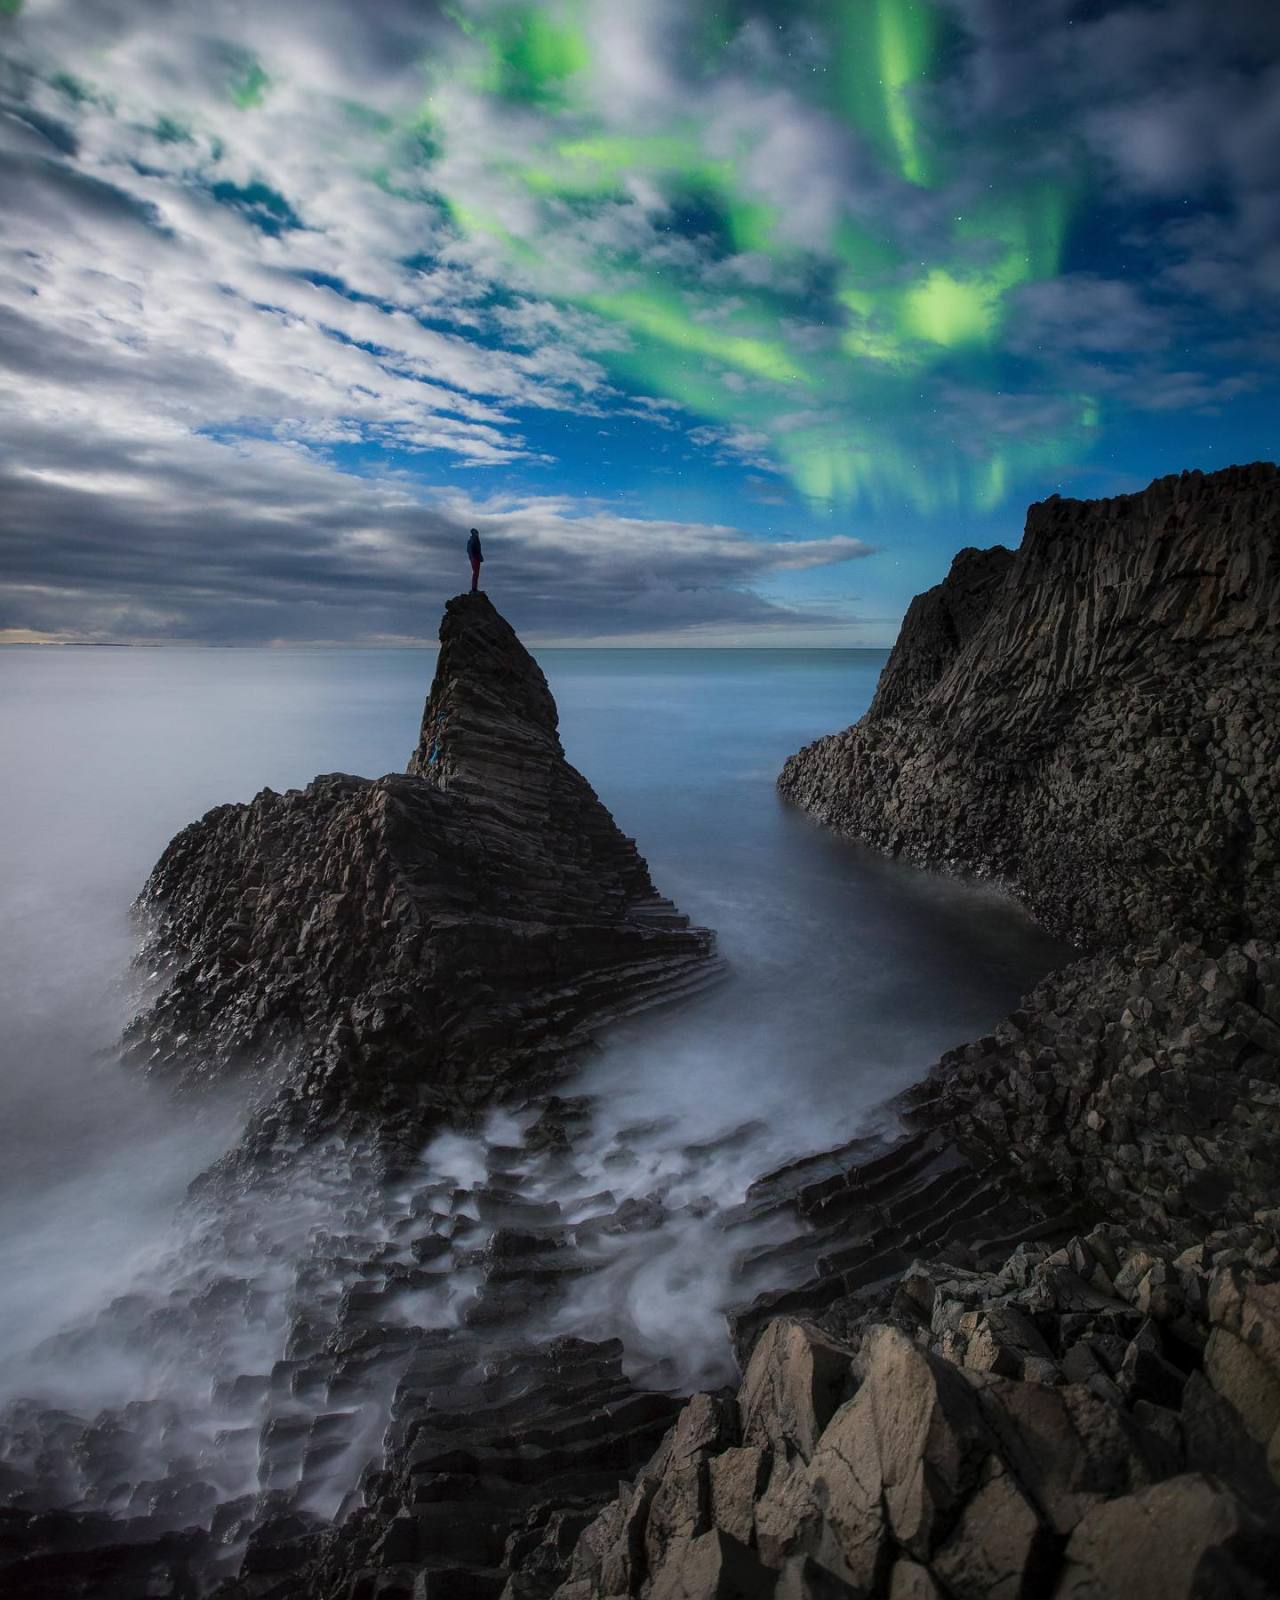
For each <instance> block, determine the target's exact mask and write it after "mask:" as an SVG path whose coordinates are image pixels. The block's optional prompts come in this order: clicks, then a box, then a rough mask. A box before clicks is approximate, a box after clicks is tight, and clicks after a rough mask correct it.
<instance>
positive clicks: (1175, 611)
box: [779, 463, 1280, 945]
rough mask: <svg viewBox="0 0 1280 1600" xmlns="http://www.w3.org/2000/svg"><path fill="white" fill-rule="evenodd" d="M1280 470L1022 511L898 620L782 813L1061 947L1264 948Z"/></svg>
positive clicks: (1270, 853)
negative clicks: (901, 864)
mask: <svg viewBox="0 0 1280 1600" xmlns="http://www.w3.org/2000/svg"><path fill="white" fill-rule="evenodd" d="M1278 530H1280V470H1278V469H1277V468H1276V467H1275V466H1273V465H1270V464H1266V463H1260V464H1258V465H1254V466H1248V467H1231V468H1228V469H1226V470H1225V471H1222V472H1215V473H1211V474H1209V475H1207V476H1206V475H1204V474H1202V473H1199V472H1193V473H1183V474H1182V475H1181V476H1180V477H1169V478H1161V479H1159V480H1158V481H1157V482H1155V483H1153V484H1152V485H1151V486H1150V487H1149V488H1148V489H1145V490H1144V491H1143V492H1142V493H1141V494H1136V495H1123V496H1120V497H1119V498H1117V499H1114V500H1097V501H1077V500H1062V499H1059V498H1058V496H1056V495H1054V496H1053V497H1052V498H1051V499H1049V500H1046V501H1044V502H1042V503H1041V504H1039V505H1034V506H1032V507H1031V509H1030V510H1029V512H1028V513H1027V526H1026V532H1025V534H1024V536H1023V540H1022V544H1021V546H1020V547H1019V549H1018V550H1017V552H1016V553H1015V554H1014V555H1013V556H1011V557H1010V556H1009V555H1008V552H1006V551H1003V550H1000V549H998V548H997V549H996V550H992V551H987V552H982V553H979V552H974V551H964V552H962V553H961V555H960V556H958V557H957V558H956V563H955V565H954V567H953V569H952V573H951V576H950V577H949V578H948V579H947V580H946V581H945V582H944V583H943V584H942V585H940V586H939V588H938V589H935V590H932V591H930V593H929V594H928V595H924V596H921V597H920V598H919V599H918V600H917V601H916V602H915V603H914V604H913V606H912V608H911V610H910V611H909V612H908V614H907V618H906V620H905V621H904V624H903V629H902V633H901V635H900V637H899V640H898V643H897V645H896V646H895V647H894V651H893V654H892V656H891V657H890V660H889V664H888V666H887V667H886V669H885V672H884V675H883V677H882V680H881V684H880V687H879V689H878V690H877V693H876V698H875V701H874V702H873V704H872V707H871V709H870V710H869V711H868V713H867V715H866V716H865V717H864V718H863V720H862V721H861V722H860V723H859V724H858V725H857V726H856V727H854V728H850V729H848V730H846V731H845V732H844V733H839V734H834V735H832V736H830V737H828V738H826V739H820V740H818V741H817V742H816V743H815V744H812V745H810V746H808V748H807V749H805V750H802V751H801V752H799V754H797V755H795V756H793V757H792V758H791V760H790V761H788V762H787V764H786V766H785V767H784V769H783V772H782V776H781V778H780V780H779V782H780V786H781V788H782V791H783V793H784V794H786V795H788V796H789V797H790V798H791V799H792V800H794V801H796V802H797V803H798V804H800V805H803V806H804V807H805V808H806V809H807V810H809V811H812V812H813V813H814V814H815V815H816V816H818V817H820V818H821V819H822V820H823V821H826V822H829V823H831V824H832V825H833V826H834V827H837V828H839V829H840V830H841V831H842V832H845V833H851V834H854V835H855V836H856V837H858V838H859V839H863V840H865V841H866V842H868V843H869V844H872V845H875V846H877V847H878V848H880V849H883V850H887V851H891V852H892V853H894V854H899V855H903V856H906V857H909V858H910V859H912V860H914V861H920V862H923V863H926V864H928V865H932V866H946V867H950V868H952V869H955V868H962V869H964V870H967V871H971V872H980V873H984V874H988V875H991V876H994V877H996V878H999V879H1000V880H1002V881H1003V882H1004V883H1006V884H1008V885H1009V886H1010V887H1011V888H1013V889H1014V891H1015V892H1016V893H1017V894H1018V895H1019V896H1020V897H1021V898H1022V899H1023V900H1024V901H1025V902H1026V903H1027V905H1028V906H1029V907H1030V908H1031V910H1032V911H1033V912H1034V914H1035V915H1036V917H1037V918H1038V920H1039V921H1041V922H1042V923H1044V925H1045V926H1046V927H1048V928H1050V929H1051V930H1053V931H1055V932H1057V933H1060V934H1062V935H1063V936H1065V937H1067V938H1069V939H1071V940H1072V941H1073V942H1075V943H1079V944H1084V945H1096V944H1099V943H1106V944H1122V943H1129V942H1135V943H1141V942H1145V941H1149V940H1151V939H1153V938H1155V937H1156V936H1158V935H1159V934H1161V933H1163V932H1165V931H1166V930H1167V929H1171V928H1172V929H1186V930H1191V931H1193V932H1194V933H1196V934H1197V935H1198V936H1199V937H1201V938H1206V937H1207V938H1211V939H1230V938H1236V939H1238V938H1242V937H1248V936H1249V935H1250V934H1255V935H1258V936H1260V937H1266V938H1275V937H1277V935H1280V896H1278V895H1277V894H1276V853H1275V852H1276V844H1277V837H1278V836H1277V834H1276V817H1277V811H1278V809H1280V808H1278V806H1277V801H1278V800H1280V793H1278V791H1277V781H1278V780H1277V776H1276V774H1277V771H1278V770H1280V764H1278V762H1277V756H1280V673H1278V672H1277V667H1278V666H1280V560H1277V549H1278V548H1280V546H1278V543H1277V537H1278Z"/></svg>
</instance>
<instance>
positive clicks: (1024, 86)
mask: <svg viewBox="0 0 1280 1600" xmlns="http://www.w3.org/2000/svg"><path fill="white" fill-rule="evenodd" d="M1278 357H1280V5H1277V4H1275V3H1273V0H1213V3H1210V0H1165V3H1137V0H1125V3H1116V4H1104V3H1069V0H787V3H779V4H768V3H733V0H724V3H718V0H643V3H640V0H561V3H558V4H547V5H528V4H512V3H508V0H456V3H446V4H428V3H425V0H376V3H370V0H270V3H265V0H264V3H261V4H258V3H250V0H235V3H223V4H219V3H218V0H163V3H162V0H25V3H24V0H0V370H2V371H3V384H2V386H0V576H2V577H3V580H4V586H3V589H0V640H7V641H11V642H21V641H23V640H28V639H33V638H45V637H48V638H54V639H76V640H103V641H121V642H133V641H137V642H155V641H190V642H206V643H239V644H260V643H263V644H265V643H286V644H287V643H310V642H334V643H346V642H350V643H405V642H419V641H423V640H430V639H431V638H433V636H434V632H435V628H436V625H437V622H438V617H439V610H440V605H441V603H442V601H443V599H444V598H445V597H447V596H448V595H449V594H452V593H454V592H456V591H457V590H458V589H460V588H462V587H464V586H465V581H467V579H468V574H467V570H466V562H465V558H464V556H463V552H462V543H463V540H464V539H465V535H466V530H467V528H468V527H470V526H472V525H474V526H476V527H478V528H479V529H480V530H481V533H482V535H483V537H484V541H485V547H486V554H487V555H488V557H489V560H488V563H487V565H486V568H485V580H486V585H487V587H488V588H489V590H490V592H491V593H492V595H493V596H494V598H495V600H496V601H497V602H498V604H499V605H500V606H501V607H502V609H503V610H504V611H505V612H506V613H507V615H508V616H510V618H511V620H512V621H513V622H514V623H516V625H517V626H518V627H520V628H522V629H523V630H525V632H526V633H527V635H528V637H529V638H530V639H531V640H534V641H542V642H556V641H561V642H566V643H573V642H592V641H596V642H601V641H604V642H617V643H624V644H625V643H670V644H753V643H759V644H771V645H783V644H789V645H856V644H883V643H887V642H890V641H891V640H892V638H893V636H894V634H895V632H896V629H897V625H898V622H899V620H900V618H901V615H902V612H903V610H904V609H905V606H906V604H907V602H908V601H909V599H910V598H911V596H912V595H913V594H914V593H916V592H917V591H918V590H920V589H922V588H925V587H927V586H928V585H930V584H932V583H935V582H937V581H938V579H939V578H940V577H941V576H942V575H943V574H944V573H945V571H946V568H947V565H948V564H949V561H950V558H951V556H952V554H953V553H954V552H955V551H956V550H957V549H959V548H960V547H961V546H964V545H968V544H990V543H994V542H997V541H1000V542H1004V543H1010V544H1016V542H1017V540H1018V538H1019V536H1020V533H1021V527H1022V521H1023V516H1024V513H1025V508H1026V506H1027V504H1028V502H1030V501H1032V500H1036V499H1040V498H1043V497H1044V496H1045V495H1048V494H1052V493H1055V492H1058V493H1063V494H1071V495H1081V496H1096V495H1109V494H1116V493H1123V492H1126V491H1129V490H1132V489H1136V488H1140V487H1142V486H1143V485H1145V484H1146V483H1147V482H1148V481H1149V480H1150V479H1151V478H1153V477H1156V476H1158V475H1160V474H1162V473H1166V472H1172V471H1178V470H1181V469H1182V468H1187V467H1200V468H1204V469H1206V470H1208V469H1212V468H1214V467H1218V466H1225V465H1228V464H1230V463H1231V462H1236V461H1250V460H1256V459H1259V458H1274V457H1275V455H1276V454H1277V448H1276V415H1277V411H1276V402H1277V394H1278V391H1280V378H1278V376H1277V374H1280V360H1278Z"/></svg>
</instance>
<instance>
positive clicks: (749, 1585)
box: [649, 1529, 776, 1600]
mask: <svg viewBox="0 0 1280 1600" xmlns="http://www.w3.org/2000/svg"><path fill="white" fill-rule="evenodd" d="M775 1582H776V1578H775V1575H774V1574H773V1573H772V1572H770V1571H769V1570H768V1568H766V1567H764V1566H762V1565H761V1563H760V1559H759V1557H758V1556H757V1555H756V1554H755V1552H754V1551H752V1550H748V1549H747V1547H746V1545H743V1544H739V1543H738V1541H737V1540H736V1539H732V1538H730V1536H729V1535H728V1534H727V1533H722V1532H720V1530H719V1529H712V1530H711V1532H709V1533H704V1534H702V1535H700V1536H699V1537H698V1538H696V1539H686V1540H684V1541H682V1543H681V1545H680V1546H679V1548H677V1549H674V1550H672V1551H671V1552H670V1553H669V1555H668V1557H667V1559H666V1561H665V1562H664V1563H663V1567H662V1571H661V1572H660V1573H659V1574H658V1576H657V1577H656V1578H655V1579H654V1582H653V1586H652V1588H651V1589H650V1590H649V1600H769V1596H770V1595H772V1593H773V1587H774V1583H775Z"/></svg>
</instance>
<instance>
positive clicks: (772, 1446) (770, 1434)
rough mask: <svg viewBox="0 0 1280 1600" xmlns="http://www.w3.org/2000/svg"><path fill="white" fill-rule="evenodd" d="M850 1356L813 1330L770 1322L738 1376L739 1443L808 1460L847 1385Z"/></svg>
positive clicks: (780, 1320)
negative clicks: (741, 1378) (744, 1371)
mask: <svg viewBox="0 0 1280 1600" xmlns="http://www.w3.org/2000/svg"><path fill="white" fill-rule="evenodd" d="M849 1357H850V1352H849V1351H848V1350H845V1349H842V1348H841V1347H840V1346H839V1345H836V1344H833V1343H832V1342H831V1340H829V1339H827V1338H825V1337H824V1336H823V1335H822V1334H821V1333H819V1332H818V1330H817V1329H816V1328H811V1327H806V1326H805V1325H804V1324H803V1323H800V1322H793V1321H791V1320H790V1319H788V1318H785V1317H779V1318H778V1319H777V1320H776V1321H775V1322H771V1323H770V1324H769V1326H768V1328H767V1329H766V1330H765V1332H764V1334H763V1335H762V1337H761V1338H760V1340H759V1342H758V1343H757V1345H756V1347H755V1350H754V1351H753V1352H752V1356H751V1361H750V1363H749V1364H748V1366H747V1370H746V1373H745V1375H744V1377H743V1382H742V1394H741V1402H740V1403H741V1406H742V1439H743V1443H744V1444H747V1445H755V1446H757V1447H759V1448H760V1449H767V1450H772V1451H774V1452H776V1453H778V1454H780V1455H784V1456H790V1455H792V1454H796V1455H800V1456H802V1457H803V1458H804V1460H806V1461H807V1460H808V1459H809V1457H810V1456H811V1455H812V1454H813V1451H814V1447H815V1446H816V1445H817V1442H818V1438H819V1436H820V1435H821V1433H822V1430H823V1429H824V1428H825V1427H826V1425H827V1423H828V1422H829V1421H830V1419H831V1417H832V1415H833V1414H834V1412H835V1410H836V1407H837V1406H838V1405H839V1404H840V1402H841V1400H842V1399H843V1398H844V1392H845V1390H846V1389H847V1388H848V1387H849V1386H850V1382H851V1372H850V1361H849Z"/></svg>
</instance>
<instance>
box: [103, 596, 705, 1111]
mask: <svg viewBox="0 0 1280 1600" xmlns="http://www.w3.org/2000/svg"><path fill="white" fill-rule="evenodd" d="M440 640H441V649H440V656H439V662H438V666H437V671H436V676H435V681H434V683H433V685H432V688H431V693H430V697H429V699H428V701H427V707H426V713H425V716H424V719H423V727H422V738H421V741H420V743H419V745H418V747H417V749H416V750H415V751H414V754H413V756H412V758H411V760H410V762H409V770H408V773H407V774H405V775H403V776H397V775H389V776H387V777H383V778H376V779H368V778H358V777H351V776H349V775H347V774H343V773H334V774H330V775H328V776H325V777H319V778H316V779H315V780H314V782H312V783H310V784H309V785H308V786H307V787H306V788H305V789H302V790H290V791H289V792H288V793H287V794H276V793H274V792H273V791H271V790H269V789H264V790H263V791H262V793H261V794H259V795H258V796H257V797H256V799H254V800H253V801H251V802H250V803H249V804H248V805H225V806H219V807H217V808H216V809H214V810H213V811H211V812H209V814H208V815H207V816H205V817H204V818H202V819H201V820H200V821H199V822H196V823H193V824H192V825H191V826H190V827H188V828H186V829H184V830H183V832H182V833H180V834H179V835H178V836H177V837H176V838H175V839H174V840H173V842H172V843H171V844H170V846H169V848H168V849H167V850H166V851H165V853H164V855H163V856H162V857H161V859H160V861H159V863H158V865H157V866H156V868H155V871H154V872H153V873H152V875H151V878H150V879H149V881H148V883H147V885H146V887H145V889H144V890H143V893H142V896H141V898H140V902H139V904H140V907H141V909H142V910H143V911H144V912H145V913H146V917H147V920H148V934H147V942H146V946H145V949H144V953H143V957H142V959H143V961H144V963H145V964H146V965H147V966H148V967H150V968H152V969H154V970H156V971H157V972H158V973H160V974H161V975H163V977H164V978H165V979H166V986H165V987H164V989H163V991H162V992H161V993H160V995H159V997H158V998H157V999H156V1000H155V1001H154V1002H153V1003H152V1004H151V1006H150V1007H149V1008H148V1009H147V1010H146V1011H145V1012H143V1014H142V1015H141V1016H139V1017H138V1018H137V1019H136V1020H135V1021H134V1022H133V1024H132V1025H131V1026H130V1028H129V1030H128V1033H127V1035H126V1044H127V1046H128V1049H129V1053H130V1054H131V1055H132V1057H133V1058H134V1059H135V1060H136V1061H139V1062H141V1063H143V1064H144V1065H145V1066H146V1067H147V1068H148V1069H149V1070H151V1071H153V1072H155V1073H157V1074H167V1075H170V1076H177V1077H179V1078H181V1079H183V1080H191V1079H198V1078H202V1077H204V1078H212V1079H219V1078H222V1077H224V1076H225V1075H227V1074H229V1073H232V1072H235V1071H237V1070H244V1069H246V1068H248V1067H250V1066H251V1067H252V1070H253V1071H255V1072H257V1073H261V1074H264V1075H267V1076H270V1074H271V1071H272V1068H273V1067H274V1068H275V1070H276V1071H277V1072H278V1071H283V1072H284V1074H285V1082H284V1086H283V1089H282V1090H281V1091H280V1092H279V1093H278V1094H277V1095H276V1096H275V1098H274V1099H273V1101H272V1102H271V1105H270V1108H269V1110H268V1111H267V1112H266V1113H264V1115H263V1117H262V1118H260V1119H259V1124H258V1128H257V1135H258V1142H260V1141H261V1139H262V1138H266V1137H272V1138H274V1137H278V1136H279V1134H280V1133H281V1131H284V1132H287V1133H289V1134H292V1133H294V1132H297V1131H298V1130H299V1128H301V1129H302V1130H303V1131H310V1132H315V1131H317V1130H321V1129H324V1128H327V1127H328V1126H330V1125H332V1124H333V1122H334V1121H335V1119H338V1118H340V1117H344V1116H353V1117H356V1118H359V1119H362V1120H363V1121H364V1122H366V1123H369V1124H373V1125H376V1126H377V1128H378V1129H379V1131H380V1133H382V1134H383V1135H385V1134H386V1132H387V1130H388V1128H391V1127H394V1126H395V1125H397V1123H401V1124H404V1125H406V1126H407V1127H408V1128H409V1129H410V1130H411V1131H412V1133H413V1134H414V1135H415V1136H420V1134H421V1131H422V1127H423V1125H424V1123H428V1122H429V1121H430V1120H431V1119H432V1118H433V1117H437V1116H440V1115H443V1114H451V1115H457V1114H459V1113H465V1112H466V1111H467V1110H468V1109H470V1108H475V1107H479V1106H485V1105H489V1104H492V1103H493V1102H494V1101H495V1100H497V1099H500V1098H501V1097H502V1095H503V1094H504V1093H506V1092H510V1091H511V1090H513V1089H515V1088H519V1089H520V1090H522V1091H526V1092H527V1090H528V1088H529V1087H530V1086H531V1085H532V1084H536V1083H538V1082H541V1081H545V1080H546V1079H547V1078H548V1077H549V1076H552V1075H554V1074H555V1073H556V1072H557V1071H559V1070H560V1068H561V1065H562V1063H563V1060H564V1057H565V1053H566V1051H567V1050H569V1049H571V1048H572V1047H573V1046H575V1045H577V1044H581V1043H582V1042H583V1041H584V1040H586V1039H587V1038H589V1037H590V1035H591V1034H592V1033H593V1032H594V1031H595V1030H596V1029H597V1028H599V1027H600V1026H601V1025H603V1024H604V1023H606V1022H608V1021H610V1020H613V1019H616V1018H618V1017H620V1016H624V1015H627V1014H629V1013H630V1012H633V1011H636V1010H639V1009H641V1008H642V1007H644V1006H646V1005H649V1004H652V1003H654V1002H656V1001H660V1000H667V999H670V998H673V997H674V996H676V995H678V994H681V993H683V992H686V991H687V990H689V989H690V988H693V987H696V986H698V985H700V984H702V983H704V982H706V981H707V979H708V977H709V976H710V975H711V974H712V972H713V971H714V962H713V960H712V936H711V934H710V933H708V932H707V931H706V930H705V929H701V928H691V927H690V926H689V924H688V919H687V918H685V917H683V916H681V915H680V914H679V913H678V912H677V911H676V910H675V908H674V907H673V906H672V905H671V903H670V902H669V901H667V900H664V899H662V898H661V897H660V896H659V895H658V893H657V891H656V890H655V889H654V886H653V883H652V881H651V880H650V877H649V872H648V869H647V867H646V865H645V863H644V860H643V858H642V857H641V856H640V855H639V853H638V852H637V850H636V847H635V843H634V841H632V840H630V839H627V838H625V837H624V836H623V835H622V833H621V832H620V831H619V830H618V828H617V826H616V825H615V824H614V821H613V819H612V817H611V816H610V815H609V813H608V811H607V810H606V809H605V808H604V806H603V805H601V803H600V801H599V800H598V798H597V797H596V795H595V793H594V791H593V790H592V788H591V786H590V784H588V783H587V781H586V779H585V778H583V777H582V775H581V774H580V773H578V772H577V771H575V770H574V768H573V767H571V766H570V765H569V763H568V762H567V761H566V760H565V756H564V751H563V749H562V747H561V744H560V739H559V736H558V734H557V731H556V729H557V716H556V707H555V702H554V701H553V699H552V697H551V693H550V690H549V689H548V688H547V683H546V679H545V678H544V677H543V674H542V672H541V670H540V669H539V667H538V665H537V663H536V662H535V661H534V660H533V658H532V657H531V656H530V655H529V653H528V652H527V651H526V650H525V649H524V647H523V645H522V644H521V643H520V641H519V639H518V638H517V637H516V635H515V633H514V632H513V631H512V629H511V627H510V625H509V624H508V623H507V622H506V621H505V620H504V619H503V618H502V617H501V616H500V615H499V614H498V612H497V611H496V610H495V609H494V607H493V605H492V604H491V603H490V601H489V600H488V599H487V598H486V597H485V595H483V594H472V595H459V596H458V597H457V598H456V599H454V600H451V601H450V602H449V604H448V606H447V608H446V611H445V616H444V621H443V623H442V626H441V630H440ZM419 1142H420V1137H419Z"/></svg>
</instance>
